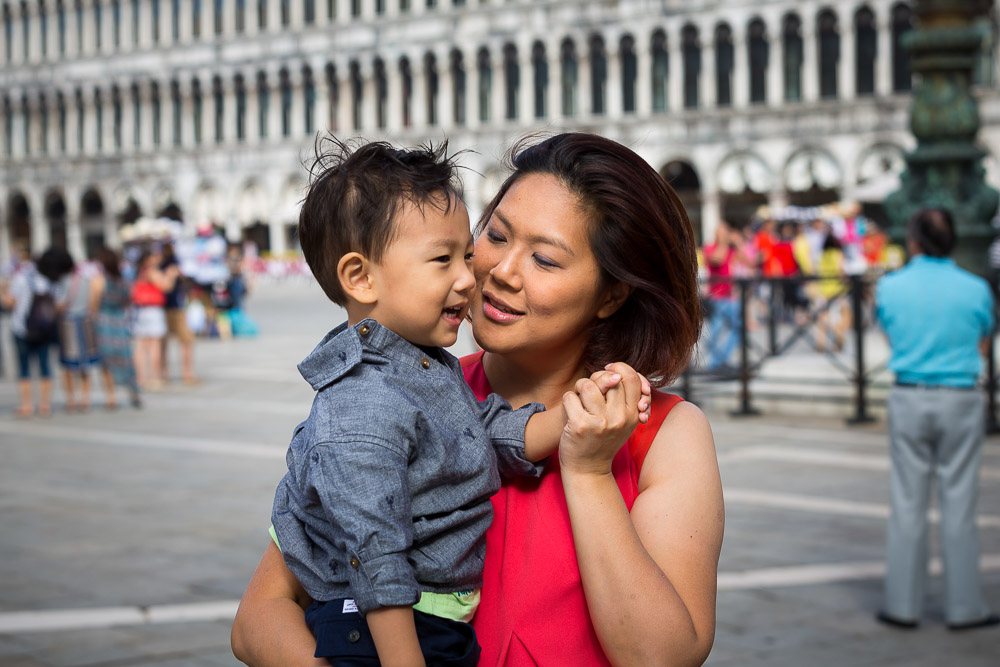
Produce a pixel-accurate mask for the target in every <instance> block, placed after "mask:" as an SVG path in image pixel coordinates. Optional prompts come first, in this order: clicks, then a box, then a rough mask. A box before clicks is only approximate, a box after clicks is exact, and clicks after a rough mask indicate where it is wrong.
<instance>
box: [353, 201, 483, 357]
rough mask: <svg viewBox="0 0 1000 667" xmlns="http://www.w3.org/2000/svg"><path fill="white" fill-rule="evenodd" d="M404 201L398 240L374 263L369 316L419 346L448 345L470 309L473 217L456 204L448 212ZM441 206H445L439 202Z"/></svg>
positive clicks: (400, 214)
mask: <svg viewBox="0 0 1000 667" xmlns="http://www.w3.org/2000/svg"><path fill="white" fill-rule="evenodd" d="M434 203H435V202H427V203H425V204H424V205H423V207H422V208H423V210H422V211H421V209H420V208H417V207H416V206H415V205H414V204H412V203H411V202H404V203H403V205H402V207H401V208H400V210H399V212H398V213H397V215H396V220H395V225H396V236H395V239H394V240H393V241H392V243H391V244H390V245H389V247H388V248H387V249H386V251H385V253H384V254H383V255H382V259H381V261H379V262H377V263H373V264H372V268H371V275H372V278H373V279H374V281H375V289H376V293H377V301H376V302H375V304H374V307H373V309H372V311H371V312H370V317H372V318H374V319H375V320H376V321H378V323H379V324H381V325H382V326H384V327H387V328H388V329H390V330H392V331H394V332H395V333H397V334H399V335H400V336H402V337H403V338H405V339H406V340H408V341H410V342H411V343H413V344H414V345H427V346H437V347H448V346H449V345H452V344H454V343H455V341H456V340H457V339H458V327H459V325H460V324H461V323H462V320H463V319H465V315H466V313H468V311H469V302H470V300H471V299H472V291H473V289H474V288H475V286H476V279H475V277H474V276H473V274H472V250H473V243H472V234H471V233H470V232H469V214H468V212H467V211H466V210H465V206H464V205H463V204H462V203H461V202H455V201H454V200H453V202H452V206H451V210H450V211H449V212H448V213H445V212H444V211H442V210H440V209H439V208H437V207H436V206H435V205H434ZM437 203H438V204H439V205H440V202H437Z"/></svg>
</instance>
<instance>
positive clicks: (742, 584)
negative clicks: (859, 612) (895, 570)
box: [718, 554, 1000, 591]
mask: <svg viewBox="0 0 1000 667" xmlns="http://www.w3.org/2000/svg"><path fill="white" fill-rule="evenodd" d="M979 567H980V569H981V570H982V571H983V572H997V571H1000V554H986V555H983V556H982V557H981V558H980V561H979ZM941 571H942V569H941V559H940V558H937V557H935V558H931V560H930V572H931V574H932V575H935V576H940V574H941ZM884 576H885V562H883V561H855V562H851V563H833V564H820V565H795V566H790V567H771V568H762V569H759V570H747V571H745V572H721V573H719V579H718V582H719V590H720V591H739V590H747V589H752V588H782V587H785V586H810V585H816V584H834V583H838V582H844V581H859V580H864V579H879V578H881V577H884Z"/></svg>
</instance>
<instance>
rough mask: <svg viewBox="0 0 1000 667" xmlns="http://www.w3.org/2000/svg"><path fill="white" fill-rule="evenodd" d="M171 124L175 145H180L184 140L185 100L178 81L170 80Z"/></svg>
mask: <svg viewBox="0 0 1000 667" xmlns="http://www.w3.org/2000/svg"><path fill="white" fill-rule="evenodd" d="M170 125H171V133H172V135H173V142H174V146H180V145H181V144H182V143H183V141H184V126H183V125H184V100H183V99H182V98H181V86H180V84H179V83H178V82H176V81H171V82H170Z"/></svg>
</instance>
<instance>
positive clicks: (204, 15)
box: [195, 0, 278, 42]
mask: <svg viewBox="0 0 1000 667" xmlns="http://www.w3.org/2000/svg"><path fill="white" fill-rule="evenodd" d="M268 1H269V2H271V3H273V4H278V3H277V2H276V1H275V0H268ZM214 11H215V7H214V6H213V4H212V0H201V16H200V19H201V35H199V37H198V38H197V39H196V40H195V41H196V42H199V41H200V42H206V41H208V40H210V39H211V38H212V35H213V34H214V31H215V24H214V22H213V17H212V14H213V12H214Z"/></svg>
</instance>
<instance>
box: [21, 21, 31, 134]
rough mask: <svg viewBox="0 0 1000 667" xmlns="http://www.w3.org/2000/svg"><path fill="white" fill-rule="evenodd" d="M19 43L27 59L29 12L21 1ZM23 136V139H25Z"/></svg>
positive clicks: (29, 40) (29, 42) (29, 37)
mask: <svg viewBox="0 0 1000 667" xmlns="http://www.w3.org/2000/svg"><path fill="white" fill-rule="evenodd" d="M21 45H22V46H23V47H24V52H23V54H22V55H23V57H24V59H25V60H27V59H28V55H29V54H30V53H31V14H30V13H29V12H28V5H27V4H26V3H24V2H22V3H21ZM27 140H28V139H27V137H25V141H27Z"/></svg>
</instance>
